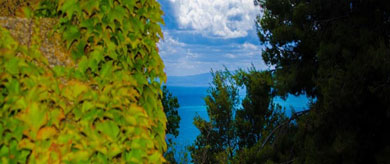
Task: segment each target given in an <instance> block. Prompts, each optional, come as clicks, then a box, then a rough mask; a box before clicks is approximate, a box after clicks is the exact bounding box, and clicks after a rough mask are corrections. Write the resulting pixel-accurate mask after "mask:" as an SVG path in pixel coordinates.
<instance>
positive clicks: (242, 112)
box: [234, 68, 285, 149]
mask: <svg viewBox="0 0 390 164" xmlns="http://www.w3.org/2000/svg"><path fill="white" fill-rule="evenodd" d="M234 76H235V80H236V82H237V84H238V85H239V86H245V90H246V96H245V98H244V99H243V100H242V108H241V109H239V110H237V113H236V116H235V125H236V131H237V132H236V133H237V135H238V140H239V142H238V143H239V147H240V149H241V148H245V147H252V146H253V145H255V144H256V143H257V142H260V141H263V140H264V139H265V136H267V135H268V133H269V132H271V130H272V129H274V128H275V127H276V126H277V125H278V124H279V123H281V122H282V121H283V120H284V119H285V116H284V113H283V112H282V111H281V106H280V105H277V104H275V103H274V102H273V99H274V93H272V85H273V81H272V77H271V72H269V71H262V72H259V71H257V70H256V69H255V68H251V69H249V70H248V72H245V71H243V70H239V71H237V72H236V74H235V75H234Z"/></svg>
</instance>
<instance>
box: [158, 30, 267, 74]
mask: <svg viewBox="0 0 390 164" xmlns="http://www.w3.org/2000/svg"><path fill="white" fill-rule="evenodd" d="M164 38H165V40H163V41H161V42H160V43H159V49H160V55H161V57H162V59H163V61H164V63H165V71H166V72H167V74H168V75H169V76H182V75H194V74H200V73H206V72H209V71H210V70H211V69H213V70H220V69H223V67H224V66H226V67H227V68H228V69H229V70H236V69H239V68H244V69H245V68H248V67H251V64H254V65H255V66H256V67H257V68H258V69H265V68H267V67H266V66H265V64H264V62H263V61H262V59H261V47H260V46H258V45H254V44H252V43H248V42H245V43H243V44H237V43H230V44H220V45H208V44H207V43H204V44H191V43H183V42H181V41H179V40H178V39H176V38H174V37H172V35H170V34H169V33H168V32H165V33H164Z"/></svg>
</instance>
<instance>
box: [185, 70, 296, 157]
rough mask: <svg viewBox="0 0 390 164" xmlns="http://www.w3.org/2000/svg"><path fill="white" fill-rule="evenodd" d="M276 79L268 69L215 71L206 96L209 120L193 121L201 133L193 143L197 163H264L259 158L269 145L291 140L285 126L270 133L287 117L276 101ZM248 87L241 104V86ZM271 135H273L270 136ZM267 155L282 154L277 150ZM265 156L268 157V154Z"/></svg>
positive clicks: (271, 146)
mask: <svg viewBox="0 0 390 164" xmlns="http://www.w3.org/2000/svg"><path fill="white" fill-rule="evenodd" d="M272 86H273V80H272V76H271V73H270V72H268V71H261V72H260V71H257V70H255V68H251V69H249V70H248V71H244V70H239V71H236V72H235V73H234V74H232V73H230V72H229V71H227V70H225V71H223V72H222V71H217V72H216V73H215V74H213V86H212V87H211V89H210V91H209V94H210V95H209V96H207V97H206V99H205V101H206V105H207V112H208V115H209V118H210V121H206V120H203V119H201V118H200V117H197V118H195V120H194V124H195V125H196V126H197V128H198V129H199V130H200V132H201V134H200V135H199V136H198V137H197V139H196V141H195V144H194V145H192V146H191V147H190V152H191V156H192V159H193V162H194V163H255V162H260V163H265V162H266V161H267V160H264V159H262V158H257V154H258V153H262V154H265V153H268V152H266V151H262V150H265V149H262V148H261V147H262V143H264V142H265V141H266V140H267V144H266V147H267V148H273V147H274V146H275V152H276V151H277V150H278V147H284V145H286V144H284V143H285V142H289V141H290V140H288V138H287V137H285V136H287V135H286V133H284V131H283V130H280V131H278V132H277V135H271V133H272V132H273V130H274V129H275V128H276V127H277V126H278V125H280V124H282V123H284V122H285V121H286V120H287V118H286V116H285V115H284V113H283V112H282V111H281V107H280V106H279V105H277V104H275V103H274V102H273V98H274V97H275V94H273V92H272ZM239 87H243V88H242V89H245V90H246V96H245V98H244V99H243V100H242V102H241V103H242V105H241V107H240V106H239V105H238V104H239V102H240V101H239V98H238V89H239ZM269 135H271V136H272V137H268V136H269ZM267 150H268V149H267ZM268 154H269V155H267V156H264V157H273V158H279V157H281V156H278V155H277V154H276V153H275V154H272V153H268ZM265 159H266V158H265Z"/></svg>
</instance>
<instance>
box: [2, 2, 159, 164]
mask: <svg viewBox="0 0 390 164" xmlns="http://www.w3.org/2000/svg"><path fill="white" fill-rule="evenodd" d="M43 2H48V1H47V0H45V1H43ZM52 7H55V8H52ZM43 8H45V10H44V11H46V12H38V11H43V10H42V9H43ZM34 13H35V14H36V16H50V17H56V18H58V19H59V24H58V26H57V27H58V28H57V29H56V31H55V32H58V33H60V34H61V35H62V37H63V39H64V45H65V46H66V48H67V49H68V50H69V52H70V54H71V56H72V58H73V60H74V62H75V63H76V67H74V66H55V67H50V66H49V65H48V63H47V60H46V59H45V58H44V57H43V56H42V55H41V54H40V52H39V47H40V46H39V44H40V41H39V38H36V37H35V39H34V42H33V44H32V46H30V47H29V48H26V47H24V46H21V45H19V44H18V43H16V42H15V41H14V40H13V39H12V38H11V37H10V35H9V33H8V32H7V31H6V30H4V29H1V35H0V37H1V38H0V53H1V56H0V57H1V61H0V62H1V65H0V70H1V72H0V73H1V76H0V81H1V85H0V88H1V93H2V94H1V97H0V107H1V108H2V110H1V115H0V117H1V121H0V134H1V135H0V137H1V138H0V159H1V161H2V162H1V163H17V162H19V163H26V162H29V163H162V162H163V161H164V158H163V156H162V153H163V152H164V151H165V150H166V143H165V131H166V125H165V123H166V116H165V114H164V111H163V109H162V104H161V101H160V99H159V97H160V96H161V94H162V92H161V88H160V87H161V84H162V82H163V81H165V79H166V77H165V73H164V72H163V67H164V65H163V63H162V60H161V58H160V56H159V55H158V49H157V46H156V42H158V40H159V38H160V37H162V33H161V29H160V23H162V22H163V21H162V19H161V14H162V11H161V10H160V6H159V4H158V3H157V2H156V1H144V0H138V1H136V0H134V1H121V0H119V1H114V0H80V1H77V0H67V1H64V0H59V1H58V3H57V6H51V5H48V4H47V3H46V6H45V4H44V3H42V4H41V8H38V9H37V10H36V12H34ZM39 13H41V14H39ZM37 22H38V21H37ZM35 30H39V29H35Z"/></svg>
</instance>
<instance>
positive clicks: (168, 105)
mask: <svg viewBox="0 0 390 164" xmlns="http://www.w3.org/2000/svg"><path fill="white" fill-rule="evenodd" d="M162 92H163V94H162V98H161V103H162V105H163V108H164V112H165V115H166V116H167V124H166V126H167V129H166V134H167V135H171V136H173V137H174V138H176V137H177V136H178V135H179V123H180V116H179V112H178V111H177V109H178V108H179V107H180V105H179V101H178V100H177V97H175V96H173V95H172V93H171V92H169V90H168V88H167V86H163V88H162ZM171 136H168V137H169V138H168V139H167V146H168V148H167V151H166V152H165V153H164V156H165V158H166V160H167V161H169V162H170V163H177V162H176V159H175V146H176V143H175V142H174V141H173V140H172V139H173V138H172V137H171Z"/></svg>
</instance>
